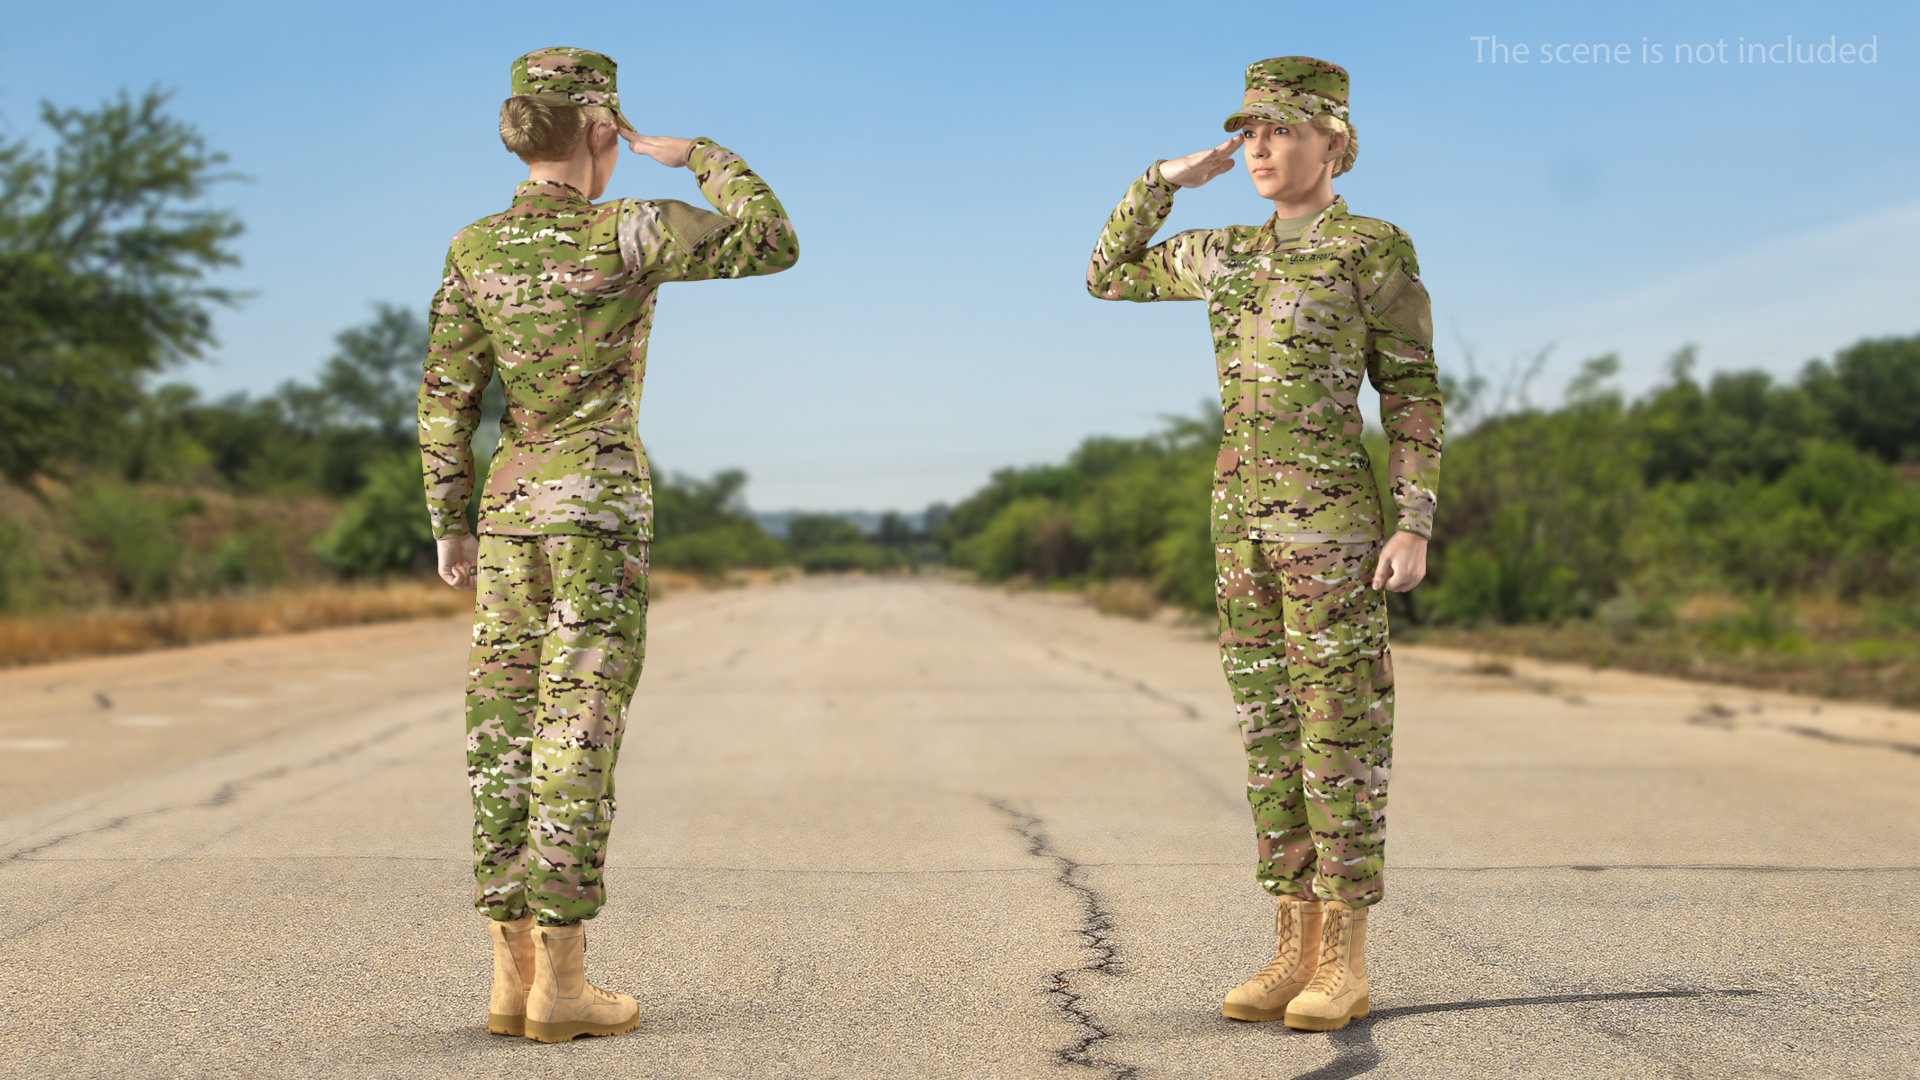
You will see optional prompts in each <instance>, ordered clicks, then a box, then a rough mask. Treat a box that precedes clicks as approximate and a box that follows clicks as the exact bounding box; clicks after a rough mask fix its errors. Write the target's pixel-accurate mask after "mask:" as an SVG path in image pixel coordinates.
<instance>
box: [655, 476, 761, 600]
mask: <svg viewBox="0 0 1920 1080" xmlns="http://www.w3.org/2000/svg"><path fill="white" fill-rule="evenodd" d="M746 485H747V474H746V473H744V472H741V471H740V470H738V469H728V470H725V471H722V472H718V473H715V474H714V475H713V477H712V478H710V479H707V480H696V479H693V478H691V477H686V476H674V477H671V478H668V479H665V480H658V479H657V480H655V481H654V484H653V535H654V540H653V552H652V563H653V565H654V566H655V567H658V568H660V569H663V570H682V571H686V572H688V573H694V574H700V575H702V576H703V577H718V576H720V575H722V574H725V573H726V572H727V571H728V570H732V569H736V568H738V567H743V566H776V565H778V564H780V563H781V562H784V561H785V558H784V556H785V552H783V551H782V550H781V547H780V542H779V541H777V540H775V539H774V538H773V537H771V536H768V535H767V532H766V530H765V529H762V528H761V527H760V523H759V522H757V521H755V520H754V519H753V518H752V517H750V516H749V515H748V514H747V509H746V502H745V500H744V499H743V498H742V492H743V491H744V490H745V488H746Z"/></svg>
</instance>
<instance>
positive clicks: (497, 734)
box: [467, 534, 647, 926]
mask: <svg viewBox="0 0 1920 1080" xmlns="http://www.w3.org/2000/svg"><path fill="white" fill-rule="evenodd" d="M475 587H476V589H477V596H476V600H477V603H478V608H477V611H476V615H475V618H474V623H473V654H472V661H471V663H472V671H471V675H470V678H469V682H468V686H467V780H468V783H469V785H470V786H471V787H472V789H473V822H474V824H473V877H474V906H475V907H477V908H479V909H480V910H481V911H483V912H485V913H486V914H487V915H488V916H489V917H491V918H494V919H517V918H520V917H521V916H523V915H525V914H526V911H527V909H528V908H529V907H531V908H532V910H533V911H534V913H535V914H536V915H538V916H539V920H540V922H541V923H542V924H544V925H548V926H559V925H564V924H566V923H571V922H578V921H579V920H581V919H591V918H593V917H594V916H595V915H596V914H598V913H599V911H600V908H601V907H602V906H603V905H604V904H605V903H606V888H605V885H604V884H603V883H602V881H601V868H602V867H603V866H604V865H605V864H606V853H607V836H608V833H609V832H610V831H611V829H612V827H613V813H614V795H613V767H614V762H615V761H616V760H617V759H618V757H619V754H620V735H621V730H622V728H623V725H624V718H625V716H626V712H627V704H628V702H629V701H631V700H632V698H633V688H634V684H635V683H636V682H637V681H638V680H639V678H640V667H641V662H642V661H643V660H644V659H645V655H646V646H645V641H646V623H647V545H646V544H644V543H641V542H640V541H638V540H632V539H620V538H605V537H598V536H572V535H566V534H559V535H549V536H498V535H484V536H482V537H481V538H480V564H479V576H478V579H477V581H476V583H475Z"/></svg>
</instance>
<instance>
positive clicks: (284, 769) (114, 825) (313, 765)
mask: <svg viewBox="0 0 1920 1080" xmlns="http://www.w3.org/2000/svg"><path fill="white" fill-rule="evenodd" d="M445 716H446V714H445V713H437V714H435V715H434V716H433V717H431V718H430V719H433V720H439V719H443V718H444V717H445ZM424 722H426V721H425V720H409V721H405V722H403V723H399V724H395V725H393V726H392V727H389V728H386V729H384V730H382V731H378V732H375V733H374V734H372V735H369V736H367V737H366V738H363V739H361V740H359V741H358V742H353V743H348V744H347V745H345V746H340V747H336V748H334V749H333V750H330V751H328V752H327V753H324V754H322V755H320V756H319V757H316V758H314V759H313V760H311V761H308V762H306V763H305V764H302V765H295V766H287V765H276V766H274V767H273V768H271V769H263V770H261V771H260V772H257V773H254V774H253V775H252V776H243V777H241V778H239V779H237V780H228V781H227V782H226V783H224V784H221V785H220V786H219V787H217V788H215V789H214V790H213V793H212V794H210V795H208V796H207V797H206V798H204V799H200V800H198V801H196V802H188V803H175V804H174V805H172V806H156V807H154V808H153V809H151V810H136V811H134V812H133V813H130V814H121V815H119V816H118V817H115V818H112V819H110V820H108V821H106V822H104V823H102V824H99V825H95V826H93V827H91V828H86V829H76V830H74V831H72V832H68V833H62V834H60V835H59V836H54V837H50V838H48V839H46V840H42V841H41V842H39V843H37V844H34V845H33V846H31V847H24V848H21V849H19V850H18V851H11V852H8V853H7V854H6V855H5V856H4V857H0V865H5V864H7V863H11V862H18V861H21V860H24V859H26V858H27V857H28V856H31V855H37V854H39V853H40V852H42V851H46V850H47V849H49V848H55V847H59V846H60V845H61V844H64V843H66V842H68V841H69V840H77V839H79V838H81V837H83V836H96V835H98V834H100V833H108V832H113V831H115V830H118V829H123V828H125V827H126V826H128V825H130V824H132V823H133V822H136V821H139V820H141V819H143V818H150V817H158V816H159V815H161V814H173V813H178V812H179V811H182V810H211V809H214V808H216V807H221V806H225V805H227V804H228V803H231V802H232V801H233V800H234V799H236V798H238V797H239V795H240V793H241V792H242V791H245V790H246V789H247V788H248V787H249V786H251V785H253V784H258V783H263V782H265V781H268V780H277V779H279V778H280V777H283V776H286V775H287V774H289V773H291V772H295V771H300V772H305V771H307V770H310V769H318V768H323V767H325V766H327V765H331V764H333V763H334V762H336V761H340V760H341V759H343V758H347V757H351V756H352V755H354V754H358V753H360V752H361V751H363V750H366V749H368V748H370V747H374V746H377V745H379V744H380V743H383V742H386V741H387V740H388V739H391V738H393V737H394V736H396V735H398V734H400V733H401V732H402V731H405V730H406V729H408V728H410V727H414V726H415V725H417V724H421V723H424Z"/></svg>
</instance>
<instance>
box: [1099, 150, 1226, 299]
mask: <svg viewBox="0 0 1920 1080" xmlns="http://www.w3.org/2000/svg"><path fill="white" fill-rule="evenodd" d="M1240 142H1241V138H1240V136H1238V135H1235V136H1234V137H1233V138H1231V139H1228V140H1227V141H1226V142H1223V143H1221V144H1220V145H1219V146H1215V147H1212V148H1210V149H1206V150H1202V151H1200V152H1199V153H1197V154H1188V155H1187V156H1186V157H1182V158H1175V159H1173V160H1172V161H1156V162H1154V163H1153V165H1152V167H1151V168H1149V169H1147V171H1146V174H1145V175H1144V176H1142V177H1140V179H1138V180H1135V181H1134V182H1133V186H1132V187H1129V188H1128V189H1127V194H1126V197H1125V198H1123V199H1121V200H1120V205H1119V206H1117V207H1115V208H1114V211H1113V215H1112V216H1111V217H1109V218H1107V227H1106V228H1105V229H1103V230H1101V232H1100V239H1099V241H1098V242H1096V243H1095V244H1094V245H1093V258H1092V259H1090V260H1088V262H1087V292H1089V293H1091V294H1093V295H1094V296H1096V297H1098V298H1099V299H1101V300H1134V301H1139V302H1147V301H1152V300H1200V299H1204V298H1205V296H1206V291H1205V286H1204V285H1203V284H1202V282H1201V281H1200V278H1199V274H1198V272H1197V270H1198V267H1199V265H1200V256H1201V252H1200V250H1199V248H1200V245H1201V243H1202V237H1203V235H1204V234H1202V233H1181V234H1180V235H1178V236H1175V237H1174V238H1172V239H1171V240H1167V241H1164V242H1162V243H1159V244H1155V243H1153V234H1154V233H1156V232H1158V231H1159V229H1160V226H1161V225H1163V224H1165V223H1166V220H1167V215H1168V214H1171V213H1173V193H1174V192H1176V191H1178V190H1179V189H1181V188H1183V187H1199V186H1200V185H1202V184H1204V183H1206V182H1207V181H1209V180H1212V179H1213V178H1214V177H1216V176H1221V175H1224V174H1225V173H1227V172H1229V171H1231V170H1232V169H1233V152H1234V151H1235V150H1237V149H1239V148H1240Z"/></svg>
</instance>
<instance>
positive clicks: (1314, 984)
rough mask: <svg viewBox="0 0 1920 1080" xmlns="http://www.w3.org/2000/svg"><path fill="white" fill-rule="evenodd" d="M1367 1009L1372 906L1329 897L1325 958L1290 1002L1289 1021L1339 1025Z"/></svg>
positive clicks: (1322, 1027)
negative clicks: (1368, 932) (1368, 936)
mask: <svg viewBox="0 0 1920 1080" xmlns="http://www.w3.org/2000/svg"><path fill="white" fill-rule="evenodd" d="M1365 1015H1367V909H1366V908H1356V907H1349V906H1347V905H1346V904H1343V903H1341V902H1340V901H1338V900H1329V901H1327V914H1326V918H1325V919H1324V920H1323V922H1322V925H1321V928H1320V963H1319V965H1318V966H1316V967H1315V968H1314V971H1313V980H1312V981H1311V982H1309V983H1307V988H1306V989H1305V990H1302V991H1300V994H1299V996H1298V997H1295V998H1294V999H1293V1001H1292V1002H1291V1003H1289V1004H1288V1005H1287V1026H1288V1027H1290V1028H1297V1029H1299V1030H1301V1031H1337V1030H1339V1029H1340V1028H1343V1027H1346V1026H1347V1022H1348V1021H1349V1020H1358V1019H1359V1018H1360V1017H1363V1016H1365Z"/></svg>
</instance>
